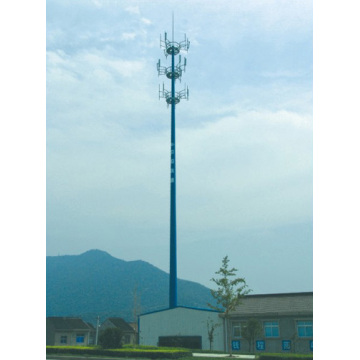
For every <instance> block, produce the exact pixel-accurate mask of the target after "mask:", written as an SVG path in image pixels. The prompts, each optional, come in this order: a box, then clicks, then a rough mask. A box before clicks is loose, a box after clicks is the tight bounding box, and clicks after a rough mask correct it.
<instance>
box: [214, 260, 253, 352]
mask: <svg viewBox="0 0 360 360" xmlns="http://www.w3.org/2000/svg"><path fill="white" fill-rule="evenodd" d="M237 271H238V270H237V269H235V268H231V269H229V258H228V256H225V257H224V258H223V260H222V266H221V267H220V269H219V270H218V271H217V272H216V273H215V274H217V275H219V278H212V279H211V281H212V282H214V283H215V284H216V285H217V286H218V288H217V289H216V290H210V291H211V295H212V296H213V297H214V299H215V300H216V303H217V306H213V305H211V304H208V305H209V306H210V307H211V308H213V309H216V310H218V311H222V312H223V313H224V319H225V327H226V330H227V344H228V349H229V352H230V356H232V348H231V336H230V330H231V329H230V321H229V313H230V312H232V311H234V310H235V309H236V307H237V306H238V305H240V304H241V300H242V298H243V297H244V296H245V295H247V294H248V293H249V292H250V291H251V290H250V289H246V288H247V287H248V286H247V285H246V281H245V279H244V278H238V277H236V272H237Z"/></svg>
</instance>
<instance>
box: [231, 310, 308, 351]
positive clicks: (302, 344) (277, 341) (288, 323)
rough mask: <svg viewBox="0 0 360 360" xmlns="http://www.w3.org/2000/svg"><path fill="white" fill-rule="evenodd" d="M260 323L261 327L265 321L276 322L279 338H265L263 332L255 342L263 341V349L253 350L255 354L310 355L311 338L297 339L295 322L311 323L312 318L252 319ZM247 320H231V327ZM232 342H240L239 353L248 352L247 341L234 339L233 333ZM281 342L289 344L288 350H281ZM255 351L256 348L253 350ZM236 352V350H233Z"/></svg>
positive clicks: (271, 317) (232, 334)
mask: <svg viewBox="0 0 360 360" xmlns="http://www.w3.org/2000/svg"><path fill="white" fill-rule="evenodd" d="M252 318H255V319H256V320H258V321H259V322H260V324H261V325H263V324H264V322H265V321H277V322H278V324H279V336H277V337H266V336H265V331H264V329H263V332H262V334H261V335H259V336H257V338H256V340H260V341H264V344H265V349H264V350H263V351H262V350H255V352H256V353H261V352H269V353H294V352H295V353H302V354H306V353H311V352H312V350H311V348H310V341H312V339H313V338H312V336H309V337H299V336H298V332H297V321H301V320H310V321H312V320H313V319H312V316H296V315H294V316H281V317H279V316H270V317H269V316H268V317H252ZM246 321H247V318H242V317H241V318H240V317H239V318H233V319H232V326H233V325H235V322H246ZM231 336H232V340H235V341H236V340H237V341H240V350H239V351H238V352H239V353H247V352H249V344H248V341H247V340H245V339H243V338H242V337H234V333H233V331H232V332H231ZM283 341H287V342H290V345H291V348H290V349H289V350H284V349H283ZM255 349H256V348H255ZM235 352H236V350H235Z"/></svg>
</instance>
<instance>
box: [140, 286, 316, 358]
mask: <svg viewBox="0 0 360 360" xmlns="http://www.w3.org/2000/svg"><path fill="white" fill-rule="evenodd" d="M250 319H255V320H256V321H257V322H258V323H259V325H260V332H259V334H258V335H257V336H256V338H255V339H254V342H255V346H254V348H255V352H256V353H261V352H267V353H289V352H294V353H311V352H312V349H313V293H312V292H306V293H287V294H263V295H247V296H245V298H244V299H243V300H242V304H240V305H239V306H238V307H237V309H236V310H235V311H234V312H232V313H230V316H229V321H230V333H229V334H227V332H226V328H225V326H224V317H223V314H222V313H219V312H215V311H211V310H204V309H193V308H187V307H176V308H174V309H166V310H162V311H156V312H152V313H147V314H142V315H140V317H139V343H140V344H141V345H154V346H157V345H167V346H184V347H188V348H192V349H195V348H199V349H205V350H208V349H210V341H209V329H210V328H211V326H214V334H213V335H214V337H213V341H212V344H211V347H212V349H213V350H219V351H228V350H229V349H227V343H228V342H227V341H226V340H227V338H228V337H230V343H231V346H232V351H233V352H234V353H236V352H238V353H249V352H250V347H249V343H248V341H247V340H246V339H245V337H244V334H243V326H244V325H245V324H246V322H247V321H248V320H250ZM209 327H210V328H209Z"/></svg>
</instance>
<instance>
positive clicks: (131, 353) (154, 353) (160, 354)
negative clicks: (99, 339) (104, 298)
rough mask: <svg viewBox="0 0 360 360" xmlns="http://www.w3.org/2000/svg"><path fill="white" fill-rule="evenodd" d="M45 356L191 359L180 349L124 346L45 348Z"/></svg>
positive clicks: (188, 352) (189, 352) (187, 351)
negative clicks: (110, 347) (115, 347)
mask: <svg viewBox="0 0 360 360" xmlns="http://www.w3.org/2000/svg"><path fill="white" fill-rule="evenodd" d="M46 353H47V354H63V355H85V356H116V357H122V358H134V357H136V358H138V359H139V358H143V359H179V358H183V357H191V351H189V350H186V349H182V348H165V347H161V348H158V347H154V346H146V347H144V346H131V347H130V346H126V347H123V348H120V349H102V348H101V346H46Z"/></svg>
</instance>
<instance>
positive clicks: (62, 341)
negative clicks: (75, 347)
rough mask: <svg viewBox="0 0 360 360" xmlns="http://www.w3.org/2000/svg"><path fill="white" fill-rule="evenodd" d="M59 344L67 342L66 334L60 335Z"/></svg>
mask: <svg viewBox="0 0 360 360" xmlns="http://www.w3.org/2000/svg"><path fill="white" fill-rule="evenodd" d="M60 344H67V336H66V335H61V337H60Z"/></svg>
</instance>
